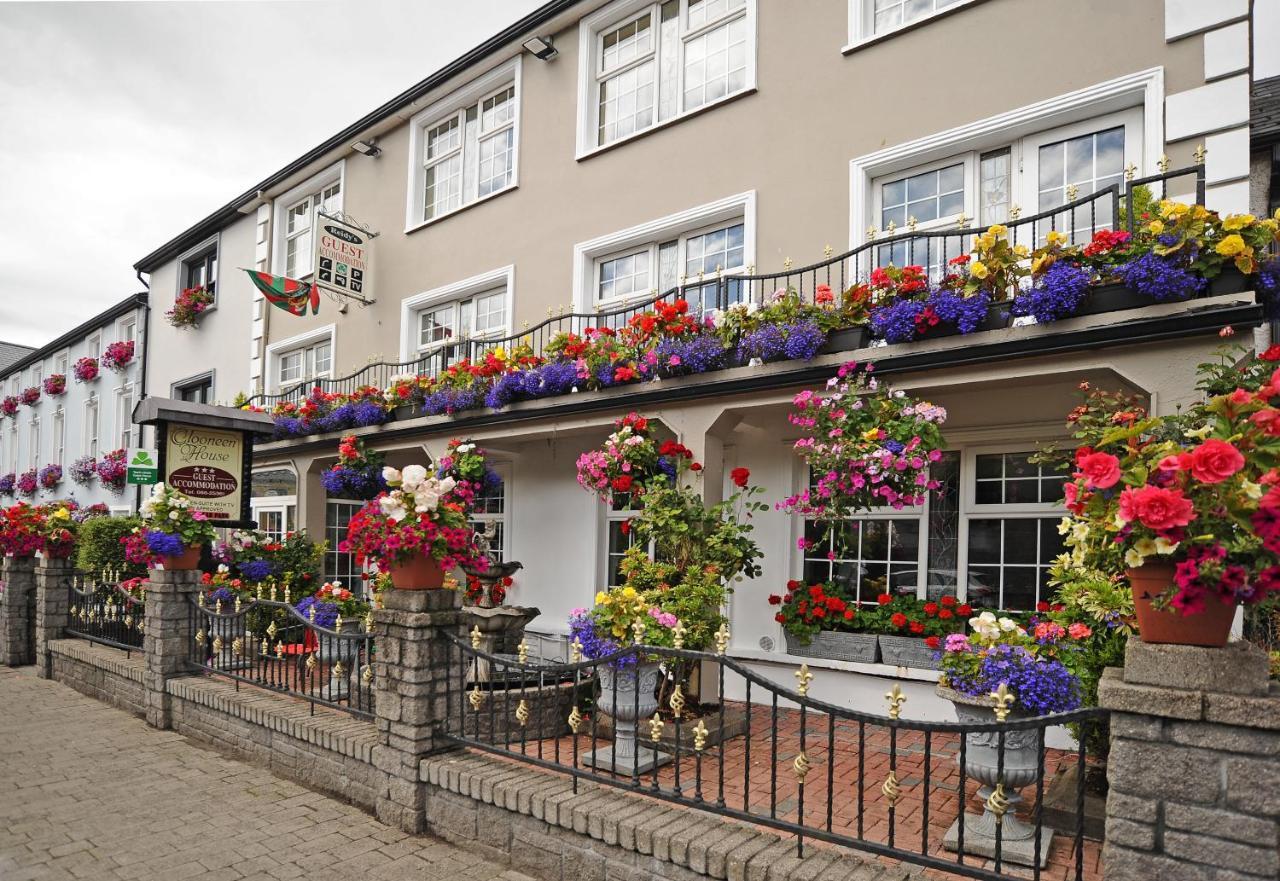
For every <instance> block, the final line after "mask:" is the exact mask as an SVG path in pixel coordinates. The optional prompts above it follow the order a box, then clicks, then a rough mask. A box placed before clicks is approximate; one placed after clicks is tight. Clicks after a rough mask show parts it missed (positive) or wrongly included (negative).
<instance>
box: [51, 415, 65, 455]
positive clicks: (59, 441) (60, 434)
mask: <svg viewBox="0 0 1280 881" xmlns="http://www.w3.org/2000/svg"><path fill="white" fill-rule="evenodd" d="M66 454H67V414H66V411H65V410H63V409H62V408H61V407H59V408H58V409H56V410H54V411H53V463H54V464H55V465H58V466H62V465H65V464H66V463H65V461H64V460H65V459H66Z"/></svg>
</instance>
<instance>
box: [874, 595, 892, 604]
mask: <svg viewBox="0 0 1280 881" xmlns="http://www.w3.org/2000/svg"><path fill="white" fill-rule="evenodd" d="M876 602H877V603H879V604H880V605H882V606H887V605H889V603H891V602H893V597H892V596H890V595H889V594H887V593H882V594H880V596H878V597H876Z"/></svg>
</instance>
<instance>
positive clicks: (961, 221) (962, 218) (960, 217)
mask: <svg viewBox="0 0 1280 881" xmlns="http://www.w3.org/2000/svg"><path fill="white" fill-rule="evenodd" d="M968 222H969V218H968V217H967V216H966V215H965V213H964V212H963V211H961V212H960V213H959V214H957V215H956V226H958V227H960V228H961V229H963V228H964V225H965V224H966V223H968Z"/></svg>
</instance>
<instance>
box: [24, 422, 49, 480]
mask: <svg viewBox="0 0 1280 881" xmlns="http://www.w3.org/2000/svg"><path fill="white" fill-rule="evenodd" d="M30 428H31V434H30V435H29V438H30V440H31V446H30V447H29V448H28V449H27V467H28V468H39V467H40V466H41V465H44V464H45V463H44V462H41V461H40V417H39V416H32V417H31V425H30Z"/></svg>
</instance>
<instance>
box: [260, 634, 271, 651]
mask: <svg viewBox="0 0 1280 881" xmlns="http://www.w3.org/2000/svg"><path fill="white" fill-rule="evenodd" d="M260 653H261V654H262V655H264V656H265V655H268V654H270V653H271V643H269V642H267V638H266V637H265V636H264V637H262V647H261V649H260Z"/></svg>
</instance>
